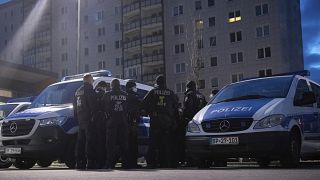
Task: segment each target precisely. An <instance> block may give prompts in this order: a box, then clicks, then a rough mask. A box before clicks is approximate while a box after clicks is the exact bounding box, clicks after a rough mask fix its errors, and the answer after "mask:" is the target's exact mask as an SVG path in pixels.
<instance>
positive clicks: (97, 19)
mask: <svg viewBox="0 0 320 180" xmlns="http://www.w3.org/2000/svg"><path fill="white" fill-rule="evenodd" d="M103 18H104V11H99V12H97V14H96V21H101V20H102V19H103Z"/></svg>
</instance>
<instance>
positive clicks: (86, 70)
mask: <svg viewBox="0 0 320 180" xmlns="http://www.w3.org/2000/svg"><path fill="white" fill-rule="evenodd" d="M89 71H90V68H89V64H85V65H84V72H86V73H87V72H89Z"/></svg>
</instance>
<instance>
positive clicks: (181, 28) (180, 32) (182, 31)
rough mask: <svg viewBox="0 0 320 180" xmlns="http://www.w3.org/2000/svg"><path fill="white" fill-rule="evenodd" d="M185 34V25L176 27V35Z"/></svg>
mask: <svg viewBox="0 0 320 180" xmlns="http://www.w3.org/2000/svg"><path fill="white" fill-rule="evenodd" d="M183 33H184V25H183V24H180V25H175V26H174V34H175V35H178V34H183Z"/></svg>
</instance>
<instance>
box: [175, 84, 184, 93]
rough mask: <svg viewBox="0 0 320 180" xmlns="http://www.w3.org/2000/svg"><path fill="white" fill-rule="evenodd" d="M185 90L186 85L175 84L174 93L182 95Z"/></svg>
mask: <svg viewBox="0 0 320 180" xmlns="http://www.w3.org/2000/svg"><path fill="white" fill-rule="evenodd" d="M185 89H186V83H185V82H183V83H177V84H176V92H177V93H183V92H184V91H185Z"/></svg>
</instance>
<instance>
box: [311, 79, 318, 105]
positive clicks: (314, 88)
mask: <svg viewBox="0 0 320 180" xmlns="http://www.w3.org/2000/svg"><path fill="white" fill-rule="evenodd" d="M310 84H311V88H312V91H313V92H314V94H315V95H316V100H317V108H320V86H318V85H316V84H314V83H312V82H310Z"/></svg>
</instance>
